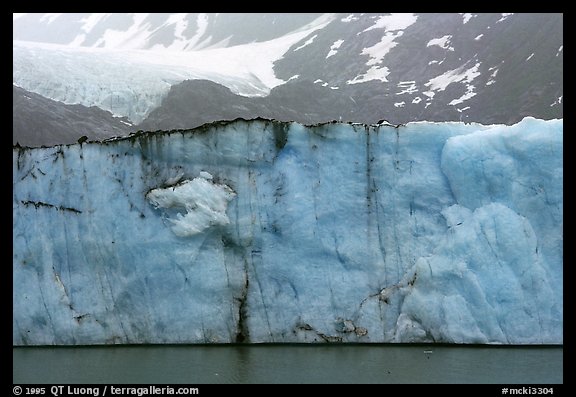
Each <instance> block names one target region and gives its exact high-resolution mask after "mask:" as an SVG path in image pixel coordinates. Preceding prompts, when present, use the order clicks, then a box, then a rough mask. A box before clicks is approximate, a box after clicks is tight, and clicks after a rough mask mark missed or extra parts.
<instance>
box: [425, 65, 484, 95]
mask: <svg viewBox="0 0 576 397" xmlns="http://www.w3.org/2000/svg"><path fill="white" fill-rule="evenodd" d="M479 67H480V62H477V63H476V64H475V65H474V66H472V67H471V68H469V69H466V70H464V71H463V69H464V66H461V67H459V68H458V69H454V70H449V71H447V72H446V73H443V74H441V75H440V76H436V77H434V78H433V79H430V81H428V82H427V83H426V84H424V85H425V86H427V87H430V90H432V91H444V90H445V89H446V87H448V86H449V85H450V84H452V83H457V82H460V81H463V82H465V83H470V82H472V80H474V79H475V78H476V77H478V76H480V72H479V71H478V68H479Z"/></svg>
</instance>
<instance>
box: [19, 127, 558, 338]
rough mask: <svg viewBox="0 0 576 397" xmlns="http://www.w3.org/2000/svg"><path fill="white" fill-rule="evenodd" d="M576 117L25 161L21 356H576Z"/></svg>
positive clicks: (73, 152) (160, 146)
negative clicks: (203, 347)
mask: <svg viewBox="0 0 576 397" xmlns="http://www.w3.org/2000/svg"><path fill="white" fill-rule="evenodd" d="M562 149H563V121H562V120H551V121H542V120H536V119H533V118H526V119H524V120H523V121H522V122H520V123H518V124H516V125H513V126H503V125H492V126H486V125H479V124H467V125H465V124H463V123H424V122H419V123H410V124H408V125H406V126H400V127H393V126H389V125H386V124H382V125H372V126H367V125H360V124H340V123H329V124H324V125H317V126H310V127H306V126H303V125H301V124H297V123H279V122H274V121H268V120H253V121H244V120H237V121H235V122H230V123H214V124H212V125H206V126H204V127H201V128H198V129H195V130H182V131H171V132H156V133H140V134H136V135H133V136H131V137H128V138H123V139H114V140H109V141H105V142H91V143H84V144H74V145H61V146H55V147H50V148H38V149H27V148H14V149H13V192H14V193H13V286H14V289H13V302H14V306H13V343H14V344H15V345H38V344H48V345H51V344H58V345H74V344H100V343H213V342H223V343H227V342H254V343H257V342H340V341H341V342H456V343H519V344H540V343H552V344H561V343H562V342H563V330H562V325H563V303H562V302H563V300H562V296H563V283H562V281H563V269H562V266H563V232H562V229H563V194H562V193H563V187H562V186H563V158H562Z"/></svg>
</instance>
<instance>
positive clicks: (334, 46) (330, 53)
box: [326, 40, 344, 59]
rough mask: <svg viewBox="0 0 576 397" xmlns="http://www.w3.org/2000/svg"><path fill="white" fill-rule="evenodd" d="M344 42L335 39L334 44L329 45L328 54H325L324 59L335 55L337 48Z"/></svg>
mask: <svg viewBox="0 0 576 397" xmlns="http://www.w3.org/2000/svg"><path fill="white" fill-rule="evenodd" d="M342 43H344V40H336V41H335V42H334V44H332V45H331V46H330V51H329V52H328V55H326V59H328V58H330V57H331V56H332V55H336V54H337V53H338V48H340V46H341V45H342Z"/></svg>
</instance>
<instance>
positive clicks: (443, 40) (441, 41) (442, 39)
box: [426, 34, 454, 51]
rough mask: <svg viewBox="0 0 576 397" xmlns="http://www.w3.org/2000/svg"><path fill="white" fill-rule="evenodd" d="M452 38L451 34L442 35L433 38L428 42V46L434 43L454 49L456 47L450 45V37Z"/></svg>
mask: <svg viewBox="0 0 576 397" xmlns="http://www.w3.org/2000/svg"><path fill="white" fill-rule="evenodd" d="M451 38H452V36H451V35H449V34H448V35H446V36H442V37H440V38H438V39H432V40H430V41H429V42H428V44H426V47H431V46H433V45H437V46H438V47H442V48H444V49H445V50H448V51H454V47H450V39H451Z"/></svg>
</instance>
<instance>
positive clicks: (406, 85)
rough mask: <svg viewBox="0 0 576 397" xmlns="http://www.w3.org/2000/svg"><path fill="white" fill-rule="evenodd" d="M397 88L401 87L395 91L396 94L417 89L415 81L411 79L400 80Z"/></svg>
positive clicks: (412, 92) (409, 92) (413, 91)
mask: <svg viewBox="0 0 576 397" xmlns="http://www.w3.org/2000/svg"><path fill="white" fill-rule="evenodd" d="M397 86H398V88H403V90H402V91H400V92H397V93H396V95H402V94H414V93H415V92H417V91H418V89H417V87H416V81H414V80H412V81H401V82H399V83H398V84H397Z"/></svg>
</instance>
